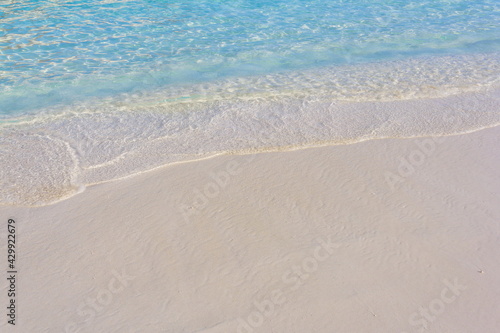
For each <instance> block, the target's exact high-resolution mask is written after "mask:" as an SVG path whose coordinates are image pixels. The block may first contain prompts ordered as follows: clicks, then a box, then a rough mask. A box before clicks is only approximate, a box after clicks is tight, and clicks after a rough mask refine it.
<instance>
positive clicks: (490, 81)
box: [0, 54, 500, 205]
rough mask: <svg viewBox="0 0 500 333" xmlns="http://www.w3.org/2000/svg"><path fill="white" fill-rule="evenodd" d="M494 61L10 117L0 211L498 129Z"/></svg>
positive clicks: (227, 86) (259, 82) (247, 82)
mask: <svg viewBox="0 0 500 333" xmlns="http://www.w3.org/2000/svg"><path fill="white" fill-rule="evenodd" d="M499 73H500V56H499V55H498V54H493V55H492V54H489V55H474V56H472V55H471V56H456V57H439V58H425V59H424V58H423V59H412V60H405V61H394V62H387V63H374V64H364V65H356V66H343V67H332V68H323V69H315V70H309V71H303V72H288V73H281V74H275V75H267V76H259V77H243V78H231V79H225V80H220V81H214V82H211V83H205V84H196V85H192V86H181V87H168V88H165V89H163V90H161V91H160V90H158V91H154V92H149V93H140V94H139V93H136V94H130V95H121V96H117V97H115V98H108V99H105V100H99V101H88V102H87V103H81V104H79V105H72V106H70V107H68V106H66V107H60V108H58V109H55V108H52V109H50V110H40V112H38V113H37V114H36V115H35V116H29V117H24V118H17V119H10V120H8V121H5V122H4V123H3V124H2V126H1V128H0V131H1V133H0V134H1V135H0V155H1V156H2V159H1V162H0V163H1V169H0V170H2V175H1V184H0V198H1V202H2V203H3V204H15V205H43V204H48V203H51V202H54V201H57V200H59V199H61V198H64V197H67V196H70V195H72V194H74V193H77V192H78V191H80V190H81V189H82V188H83V186H85V185H88V184H93V183H98V182H104V181H109V180H113V179H118V178H122V177H126V176H130V175H133V174H136V173H139V172H143V171H147V170H150V169H153V168H155V167H158V166H162V165H166V164H171V163H176V162H182V161H190V160H196V159H200V158H206V157H209V156H213V155H217V154H223V153H249V152H255V151H271V150H279V149H291V148H301V147H308V146H319V145H327V144H345V143H353V142H358V141H363V140H368V139H377V138H386V137H401V138H403V137H414V136H428V135H450V134H457V133H464V132H468V131H474V130H477V129H480V128H484V127H490V126H495V125H497V124H499V123H500V108H499V105H500V103H499V96H500V88H499V83H498V80H499Z"/></svg>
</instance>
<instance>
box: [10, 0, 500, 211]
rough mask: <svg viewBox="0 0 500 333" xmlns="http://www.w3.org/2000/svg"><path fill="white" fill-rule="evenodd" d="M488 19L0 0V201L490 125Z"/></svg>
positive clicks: (496, 58)
mask: <svg viewBox="0 0 500 333" xmlns="http://www.w3.org/2000/svg"><path fill="white" fill-rule="evenodd" d="M499 23H500V14H499V5H498V4H497V2H496V1H492V0H487V1H416V2H403V1H340V0H337V1H315V0H310V1H295V0H292V1H286V2H285V1H206V2H204V1H197V2H195V1H135V0H134V1H97V0H95V1H57V2H53V1H16V2H13V1H1V0H0V27H1V30H0V51H1V52H0V156H1V159H0V170H1V171H2V173H1V175H0V176H1V177H0V202H1V203H4V204H27V205H35V204H46V203H50V202H53V201H56V200H58V199H60V198H63V197H67V196H70V195H72V194H74V193H76V192H77V191H79V190H80V189H82V188H83V187H84V186H85V185H86V184H91V183H96V182H102V181H107V180H112V179H117V178H120V177H125V176H128V175H131V174H134V173H137V172H142V171H146V170H149V169H151V168H154V167H158V166H160V165H164V164H169V163H174V162H179V161H186V160H193V159H198V158H204V157H207V156H212V155H216V154H221V153H227V152H232V153H235V152H236V153H244V152H251V151H262V150H275V149H285V148H287V147H288V148H289V147H304V146H314V145H323V144H339V143H349V142H356V141H361V140H367V139H371V138H381V137H409V136H419V135H447V134H453V133H462V132H467V131H471V130H475V129H479V128H483V127H488V126H494V125H496V124H498V123H500V110H499V109H500V107H499V100H498V96H499V94H498V88H499V77H500V39H499V38H498V36H499V32H500V29H499ZM450 119H451V120H453V121H452V122H451V121H450Z"/></svg>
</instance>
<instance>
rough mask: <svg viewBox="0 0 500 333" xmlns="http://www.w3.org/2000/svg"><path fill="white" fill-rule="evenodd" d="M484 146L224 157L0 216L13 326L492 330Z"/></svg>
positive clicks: (499, 178) (494, 314)
mask: <svg viewBox="0 0 500 333" xmlns="http://www.w3.org/2000/svg"><path fill="white" fill-rule="evenodd" d="M499 143H500V128H499V127H496V128H490V129H485V130H481V131H477V132H474V133H469V134H463V135H457V136H450V137H441V138H414V139H382V140H371V141H366V142H361V143H357V144H352V145H340V146H328V147H321V148H310V149H304V150H296V151H289V152H275V153H262V154H256V155H244V156H236V155H234V156H233V155H230V156H228V155H226V156H219V157H215V158H211V159H207V160H203V161H196V162H190V163H183V164H177V165H173V166H168V167H163V168H160V169H157V170H154V171H151V172H146V173H143V174H141V175H137V176H134V177H130V178H127V179H123V180H119V181H114V182H109V183H104V184H99V185H95V186H91V187H89V188H87V189H86V190H85V191H84V192H83V193H80V194H78V195H76V196H73V197H71V198H69V199H67V200H64V201H61V202H59V203H56V204H53V205H49V206H44V207H38V208H26V207H24V208H23V207H8V206H4V207H1V208H0V216H1V219H2V220H3V221H6V220H7V219H8V218H13V219H15V221H16V223H17V226H18V229H17V231H16V233H17V237H18V245H17V255H18V257H17V262H18V282H17V288H18V297H17V302H18V304H17V321H18V325H17V326H16V327H11V328H12V329H13V331H14V330H16V331H18V332H121V333H124V332H175V333H178V332H204V333H226V332H235V333H236V332H238V333H251V332H288V333H292V332H300V333H303V332H316V333H319V332H325V333H331V332H346V333H357V332H397V333H401V332H408V333H409V332H450V333H460V332H464V333H465V332H481V333H496V332H499V331H500V316H499V313H500V285H499V281H500V266H499V265H498V262H499V259H498V258H499V256H498V255H499V253H500V205H499V202H500V200H499V199H500V192H499V190H500V174H499V172H498V170H499V169H500V154H498V147H499ZM1 232H2V234H1V239H2V242H1V244H2V253H6V242H5V240H6V237H7V233H6V229H5V228H2V230H1ZM1 286H2V293H1V296H0V301H1V304H2V307H3V305H4V304H6V302H7V297H6V294H7V293H6V290H7V289H8V286H7V282H6V280H5V279H3V282H2V285H1ZM3 308H4V309H5V307H3ZM4 311H5V310H4ZM2 318H3V319H2V321H1V327H0V330H2V331H3V329H5V327H6V326H7V323H6V316H5V315H3V316H2Z"/></svg>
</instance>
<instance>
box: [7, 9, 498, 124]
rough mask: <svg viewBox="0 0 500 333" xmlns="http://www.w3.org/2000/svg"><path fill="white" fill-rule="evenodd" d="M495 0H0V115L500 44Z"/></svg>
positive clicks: (487, 48)
mask: <svg viewBox="0 0 500 333" xmlns="http://www.w3.org/2000/svg"><path fill="white" fill-rule="evenodd" d="M499 10H500V9H499V4H498V1H496V0H481V1H460V0H446V1H436V0H422V1H399V0H398V1H395V0H385V1H372V0H369V1H368V0H334V1H323V0H287V1H279V0H265V1H211V0H205V1H203V0H202V1H187V0H182V1H165V0H156V1H153V0H150V1H146V0H130V1H127V0H122V1H120V0H116V1H112V0H85V1H75V0H73V1H69V0H67V1H65V0H62V1H46V0H45V1H44V0H33V1H6V0H3V1H0V15H1V16H0V27H1V30H0V50H1V53H0V74H1V76H0V92H1V94H0V115H1V116H2V117H3V118H5V117H7V116H12V115H19V114H23V113H27V112H36V109H37V108H39V107H48V106H51V105H54V104H57V103H68V102H72V101H75V100H86V99H88V98H89V96H110V95H113V94H116V93H118V92H130V91H136V90H147V89H152V88H157V87H161V86H164V85H168V84H176V83H186V82H189V83H190V82H200V81H211V80H213V79H214V78H221V77H226V76H242V75H253V74H267V73H270V72H278V71H282V70H299V69H304V68H311V67H319V66H326V65H333V64H343V63H358V62H367V61H375V60H378V61H380V60H388V59H401V58H406V57H410V56H416V55H422V54H424V55H429V54H434V55H436V54H456V53H464V52H468V53H470V52H483V53H484V52H491V51H499V50H500V37H499V30H498V26H499V25H500V12H499Z"/></svg>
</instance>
